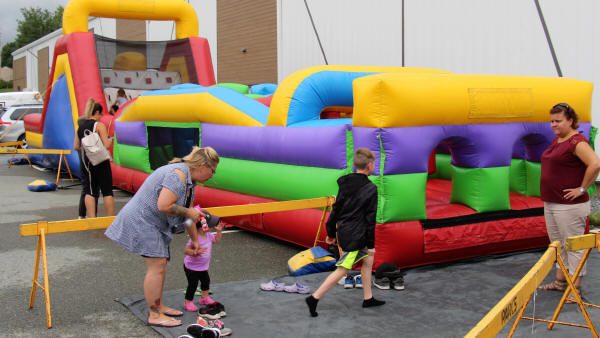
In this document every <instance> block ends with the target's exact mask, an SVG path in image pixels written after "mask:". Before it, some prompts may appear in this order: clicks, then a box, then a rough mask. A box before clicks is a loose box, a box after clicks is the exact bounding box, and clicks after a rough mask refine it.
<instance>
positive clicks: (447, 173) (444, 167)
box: [429, 154, 452, 180]
mask: <svg viewBox="0 0 600 338" xmlns="http://www.w3.org/2000/svg"><path fill="white" fill-rule="evenodd" d="M451 161H452V156H450V155H449V154H435V169H436V170H435V173H433V174H431V175H430V176H429V177H431V178H439V179H441V180H450V179H452V164H451Z"/></svg>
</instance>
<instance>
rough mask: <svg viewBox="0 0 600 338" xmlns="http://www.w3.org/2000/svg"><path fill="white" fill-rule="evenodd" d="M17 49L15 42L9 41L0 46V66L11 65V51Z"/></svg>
mask: <svg viewBox="0 0 600 338" xmlns="http://www.w3.org/2000/svg"><path fill="white" fill-rule="evenodd" d="M15 50H17V44H16V42H14V41H13V42H9V43H7V44H5V45H4V46H3V47H2V52H1V53H2V54H1V56H0V58H2V64H1V65H0V67H12V55H10V54H11V53H12V52H14V51H15Z"/></svg>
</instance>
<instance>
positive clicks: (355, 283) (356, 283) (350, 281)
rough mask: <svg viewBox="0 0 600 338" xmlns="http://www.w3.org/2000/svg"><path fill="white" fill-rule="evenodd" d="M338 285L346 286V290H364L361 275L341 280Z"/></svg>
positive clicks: (347, 276)
mask: <svg viewBox="0 0 600 338" xmlns="http://www.w3.org/2000/svg"><path fill="white" fill-rule="evenodd" d="M338 284H342V285H344V289H352V288H358V289H362V287H363V282H362V276H361V275H355V276H352V275H346V277H344V278H342V279H340V281H339V282H338Z"/></svg>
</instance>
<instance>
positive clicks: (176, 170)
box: [105, 147, 219, 327]
mask: <svg viewBox="0 0 600 338" xmlns="http://www.w3.org/2000/svg"><path fill="white" fill-rule="evenodd" d="M218 164H219V155H218V154H217V152H216V151H215V150H214V149H213V148H211V147H205V148H199V147H194V148H193V149H192V152H191V153H189V154H188V155H187V156H185V157H183V158H182V159H179V158H175V159H174V160H173V161H171V162H170V164H168V165H165V166H162V167H160V168H158V169H156V170H155V171H154V172H153V173H152V174H151V175H150V176H148V178H146V180H145V181H144V183H143V184H142V186H141V187H140V189H139V190H138V191H137V193H136V194H135V195H134V196H133V198H132V199H131V200H129V202H127V204H125V206H124V207H123V209H121V211H120V212H119V213H118V214H117V216H116V217H115V220H114V222H113V223H112V224H111V225H110V227H109V228H108V229H107V230H106V232H105V234H106V236H107V237H108V238H110V239H112V240H113V241H115V242H116V243H117V244H119V245H120V246H121V247H123V248H124V249H125V250H127V251H130V252H132V253H135V254H138V255H140V256H142V257H143V258H144V261H145V263H146V268H147V269H146V277H145V278H144V297H145V298H146V302H147V304H148V325H153V326H165V327H172V326H178V325H181V321H180V320H178V319H175V318H172V317H178V316H181V315H183V313H182V312H181V311H179V310H175V309H172V308H170V307H168V306H166V305H165V304H163V302H162V293H163V287H164V282H165V275H166V267H167V261H168V260H169V258H170V256H171V255H170V251H169V244H170V243H171V238H172V233H173V231H174V230H175V228H177V227H178V226H180V225H181V224H182V223H183V222H184V220H185V219H186V218H190V219H191V220H192V221H193V224H192V225H191V226H186V230H187V232H188V234H189V235H190V238H191V239H192V245H191V248H192V249H193V250H196V251H197V253H202V252H203V250H204V249H203V248H201V247H199V246H198V242H197V238H198V236H197V233H196V226H195V223H196V222H197V221H198V220H199V219H200V218H201V217H202V216H204V215H203V214H202V213H201V212H199V211H198V210H196V209H194V208H193V207H192V202H193V200H194V194H193V191H194V189H193V188H194V185H195V183H196V182H204V181H206V180H208V179H210V178H211V177H212V176H213V175H214V173H215V170H216V168H217V165H218Z"/></svg>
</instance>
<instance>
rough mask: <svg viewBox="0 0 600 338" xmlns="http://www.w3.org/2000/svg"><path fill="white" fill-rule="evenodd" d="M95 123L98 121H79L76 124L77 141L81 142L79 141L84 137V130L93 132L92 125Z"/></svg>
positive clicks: (84, 119) (83, 119)
mask: <svg viewBox="0 0 600 338" xmlns="http://www.w3.org/2000/svg"><path fill="white" fill-rule="evenodd" d="M96 122H98V121H96V120H94V119H86V118H82V119H79V121H78V122H77V125H78V126H79V129H78V130H77V138H79V141H81V139H82V138H83V137H84V136H85V134H84V133H85V131H86V130H89V131H90V132H92V131H94V124H95V123H96ZM96 129H97V128H96Z"/></svg>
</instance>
